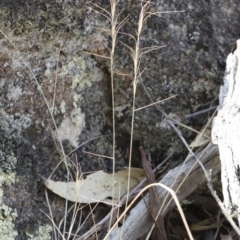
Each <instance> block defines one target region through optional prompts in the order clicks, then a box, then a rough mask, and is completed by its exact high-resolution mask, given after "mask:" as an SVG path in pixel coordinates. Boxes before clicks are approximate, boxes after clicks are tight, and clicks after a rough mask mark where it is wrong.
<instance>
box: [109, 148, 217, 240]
mask: <svg viewBox="0 0 240 240" xmlns="http://www.w3.org/2000/svg"><path fill="white" fill-rule="evenodd" d="M196 157H197V158H199V160H200V161H201V162H202V164H203V166H204V167H205V169H206V170H211V174H212V176H213V175H215V174H216V173H218V172H219V171H220V160H219V154H218V147H217V146H214V145H210V146H209V147H208V148H206V149H205V150H204V151H202V152H200V153H198V154H197V156H196ZM204 182H205V175H204V172H203V170H202V169H201V167H200V166H199V164H198V163H197V161H196V158H195V156H191V157H189V158H188V159H187V160H186V161H185V164H184V165H181V166H178V167H176V168H174V169H172V170H170V171H169V172H168V173H167V174H166V175H165V176H164V178H163V179H162V180H161V181H160V183H162V184H164V185H166V186H168V187H170V188H172V189H173V190H175V191H177V192H176V194H177V197H178V199H179V200H183V199H184V198H186V197H187V196H188V195H189V194H191V193H192V192H193V191H194V190H195V189H196V188H197V187H198V186H199V185H200V184H202V183H204ZM177 189H178V190H177ZM157 194H158V198H159V201H160V203H162V206H163V209H164V210H163V216H164V215H165V214H166V213H167V212H169V211H170V210H171V209H172V208H173V207H174V206H175V203H174V201H172V198H171V197H170V196H169V194H168V192H166V191H165V190H164V189H162V188H161V187H159V188H157ZM145 202H149V195H148V194H147V195H146V197H145V199H144V200H143V199H142V200H141V201H140V202H139V203H138V204H137V205H136V206H135V207H134V208H133V209H132V210H131V211H130V214H129V216H128V218H127V219H126V221H125V223H124V225H123V226H121V227H118V228H115V229H114V230H113V231H112V232H111V234H110V235H109V237H108V240H116V239H127V240H136V239H137V238H139V237H141V236H142V235H143V234H145V233H147V232H148V231H149V230H150V228H151V226H152V219H151V215H150V214H149V211H148V209H147V207H146V205H145Z"/></svg>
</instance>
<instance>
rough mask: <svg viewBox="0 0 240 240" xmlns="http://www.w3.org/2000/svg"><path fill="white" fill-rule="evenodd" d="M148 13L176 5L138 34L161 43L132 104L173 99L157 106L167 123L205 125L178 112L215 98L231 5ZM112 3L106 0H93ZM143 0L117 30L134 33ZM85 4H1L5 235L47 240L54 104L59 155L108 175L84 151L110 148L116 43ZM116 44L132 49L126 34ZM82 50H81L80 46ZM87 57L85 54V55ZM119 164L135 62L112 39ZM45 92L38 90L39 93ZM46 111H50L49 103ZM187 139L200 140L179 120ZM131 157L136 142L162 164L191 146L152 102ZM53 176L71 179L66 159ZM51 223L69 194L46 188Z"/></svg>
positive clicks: (125, 5) (231, 27) (129, 4)
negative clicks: (112, 78) (46, 183)
mask: <svg viewBox="0 0 240 240" xmlns="http://www.w3.org/2000/svg"><path fill="white" fill-rule="evenodd" d="M154 2H155V4H153V5H152V6H151V11H159V12H160V11H161V12H163V11H174V10H176V11H179V10H184V11H183V12H177V13H164V14H161V15H160V16H153V17H152V18H150V19H149V20H148V21H147V22H146V25H145V26H144V29H143V34H142V38H141V45H142V47H148V46H153V45H158V46H162V45H166V47H164V48H161V49H158V50H156V51H154V52H151V53H149V54H147V55H146V56H145V57H144V58H143V59H142V63H141V68H142V69H143V68H144V67H147V68H146V70H145V72H144V73H143V75H142V78H141V82H139V84H138V88H137V94H136V107H137V108H138V107H142V106H145V105H148V104H150V103H151V100H150V99H149V97H148V95H147V93H148V94H149V95H150V96H151V98H152V99H153V101H159V100H163V99H165V98H168V97H171V96H174V95H177V96H176V97H174V98H172V99H170V100H167V101H164V102H163V103H161V107H162V109H163V110H164V111H165V113H166V114H167V115H168V116H169V117H170V118H172V119H174V120H177V121H179V122H181V123H182V124H185V125H187V126H190V127H192V128H195V129H198V130H199V129H200V128H201V127H202V125H204V123H205V122H206V120H207V118H208V113H206V114H204V115H200V116H198V117H195V118H190V119H186V118H185V115H186V114H189V113H193V112H196V111H199V110H202V109H205V108H208V107H210V106H212V105H217V97H218V92H219V86H220V85H221V82H222V78H223V74H224V69H225V59H226V56H227V54H228V53H229V52H230V51H231V48H232V47H233V45H234V43H235V41H236V39H238V37H239V35H240V32H239V21H240V13H239V12H240V10H239V8H238V7H237V6H238V1H237V0H229V1H228V2H227V3H226V1H224V0H215V1H212V0H207V1H206V0H199V1H187V0H183V1H180V2H179V1H175V0H173V1H167V0H161V1H160V0H157V1H154ZM94 4H97V5H99V6H101V8H103V9H106V10H109V3H108V1H105V0H101V1H98V2H94ZM139 7H140V5H139V2H138V1H120V3H119V9H118V11H120V10H121V11H122V13H121V16H120V19H124V17H126V16H127V15H128V14H130V19H129V21H128V22H127V23H126V24H125V25H124V27H123V28H122V31H123V32H125V33H134V29H136V27H137V21H138V14H139V10H140V8H139ZM94 9H95V10H96V7H95V6H94V5H93V4H92V2H90V1H82V0H79V1H53V0H52V1H46V0H40V1H39V0H38V1H22V0H19V1H13V0H8V1H5V0H3V1H1V2H0V30H1V33H0V46H1V47H0V92H1V94H0V117H1V118H0V128H1V131H0V133H1V138H0V161H1V165H0V176H1V177H0V184H1V187H0V209H1V211H0V213H1V215H0V232H1V233H2V239H17V240H20V239H22V240H25V239H50V234H51V224H50V221H49V219H48V218H47V217H46V215H45V214H44V213H43V212H45V213H48V207H47V202H46V199H45V195H44V185H43V183H42V180H41V177H42V176H45V177H48V176H49V175H50V174H51V173H52V172H53V170H54V169H55V167H56V166H57V164H58V163H59V161H60V159H61V150H60V145H59V142H58V138H57V137H56V129H55V126H54V123H53V119H52V118H51V115H50V114H49V110H50V111H52V113H53V117H54V121H55V124H56V126H57V128H58V131H59V137H60V139H61V141H62V143H63V147H64V151H65V153H66V154H67V153H70V152H71V151H72V150H73V149H75V148H76V147H78V145H79V144H82V143H84V145H82V146H81V147H80V148H78V149H77V151H75V152H74V154H72V155H71V156H70V158H71V160H72V161H73V162H74V163H75V164H76V163H78V164H80V166H81V170H82V171H83V172H87V171H95V170H99V169H103V170H104V171H108V172H110V171H111V170H112V162H111V160H109V159H106V158H101V157H94V156H92V155H88V154H85V153H84V151H89V152H93V153H97V154H100V155H111V151H112V150H111V149H112V138H111V134H112V132H111V131H112V114H111V113H112V106H111V84H110V75H111V72H110V66H109V61H108V60H106V59H104V58H100V57H96V56H95V55H94V54H98V55H104V56H106V55H107V54H108V48H109V47H111V42H110V39H109V37H108V36H107V35H106V33H105V32H104V31H103V30H102V29H101V28H99V27H100V26H101V25H103V26H108V24H109V23H108V22H107V21H106V20H105V19H104V17H103V16H101V15H100V14H99V13H98V12H96V11H95V10H94ZM119 40H120V41H122V42H124V43H126V44H129V45H132V44H133V42H132V41H131V40H130V39H129V37H128V36H127V35H124V34H120V35H119ZM86 52H88V53H86ZM89 53H92V54H89ZM115 61H116V62H115V72H116V75H115V113H116V136H117V138H116V159H117V160H116V168H117V169H121V168H122V167H123V166H126V165H127V164H128V152H129V141H130V138H129V136H130V122H131V106H132V105H131V104H132V83H131V80H130V79H129V78H128V77H126V76H125V75H124V76H123V75H122V74H131V73H132V70H133V68H132V66H133V65H132V61H131V58H130V56H129V55H128V54H127V51H126V49H124V47H123V45H122V44H121V43H119V44H118V45H117V47H116V58H115ZM41 93H44V96H45V99H44V97H43V95H42V94H41ZM46 103H47V104H48V106H49V108H48V107H47V104H46ZM179 128H180V129H181V131H182V133H183V135H184V137H185V138H186V139H187V140H189V141H190V140H191V139H192V138H193V137H194V136H195V135H194V133H193V132H192V131H190V130H188V129H186V128H183V127H179ZM133 143H134V144H133V146H134V149H133V161H132V165H133V166H135V167H140V166H141V161H140V158H139V153H138V147H139V146H140V145H143V146H144V147H145V149H147V150H148V151H149V153H151V156H152V160H153V164H155V165H156V164H158V163H159V162H161V160H162V159H164V158H165V157H166V156H167V155H168V154H169V153H170V152H171V151H172V150H173V149H177V151H176V153H175V155H174V156H173V160H181V159H184V158H185V154H186V150H185V149H184V146H183V145H182V143H181V141H180V139H179V138H178V137H177V135H176V134H175V132H174V131H173V130H172V129H171V128H170V127H169V126H168V125H167V123H166V119H165V118H164V116H163V114H162V113H161V112H159V111H158V110H157V109H156V108H155V107H148V108H146V109H144V110H141V111H138V112H136V118H135V125H134V139H133ZM53 178H54V179H55V180H58V179H61V180H66V169H65V166H64V164H62V165H60V167H58V168H57V170H56V171H55V173H54V175H53ZM50 200H51V202H52V211H53V215H54V219H55V220H56V222H58V221H60V219H61V218H62V216H63V211H64V201H63V200H62V199H59V198H58V197H57V196H55V195H54V194H51V193H50Z"/></svg>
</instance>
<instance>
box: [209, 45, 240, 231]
mask: <svg viewBox="0 0 240 240" xmlns="http://www.w3.org/2000/svg"><path fill="white" fill-rule="evenodd" d="M223 83H224V84H223V85H222V86H221V88H220V94H219V107H218V114H217V116H216V117H215V118H214V120H213V124H212V141H213V143H215V144H218V147H219V153H220V160H221V181H222V192H223V197H224V207H225V208H226V212H227V214H229V215H230V214H232V213H234V212H235V213H237V218H238V225H239V226H240V179H239V176H240V151H239V150H240V148H239V141H240V121H239V119H240V111H239V109H240V101H239V96H240V95H239V94H240V40H238V41H237V43H236V49H235V50H234V51H233V52H232V53H230V54H229V55H228V57H227V61H226V71H225V76H224V79H223ZM224 211H225V210H224ZM228 220H229V219H228ZM239 231H240V230H239V229H238V232H239Z"/></svg>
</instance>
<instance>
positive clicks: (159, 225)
mask: <svg viewBox="0 0 240 240" xmlns="http://www.w3.org/2000/svg"><path fill="white" fill-rule="evenodd" d="M139 150H140V152H141V158H142V165H143V169H144V172H145V175H146V179H147V184H151V183H155V182H156V181H155V176H154V173H153V170H152V167H151V164H150V163H149V162H148V160H147V157H146V154H145V152H144V149H143V147H140V148H139ZM148 191H149V211H150V214H151V217H152V218H153V221H154V223H155V225H156V229H155V230H154V232H153V239H159V240H165V239H167V234H166V231H165V228H164V221H163V216H162V213H160V214H159V215H158V212H159V209H160V201H159V198H158V192H157V187H155V186H154V187H151V188H149V190H148ZM146 204H148V203H146ZM146 206H147V205H146ZM147 208H148V206H147Z"/></svg>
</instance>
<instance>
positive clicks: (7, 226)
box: [0, 159, 18, 240]
mask: <svg viewBox="0 0 240 240" xmlns="http://www.w3.org/2000/svg"><path fill="white" fill-rule="evenodd" d="M15 160H16V159H15ZM14 162H16V161H14ZM12 183H15V174H14V173H9V174H6V173H4V172H3V170H2V169H0V212H1V213H2V214H1V215H0V233H1V239H2V240H12V239H14V238H15V237H16V236H17V235H18V233H17V231H16V230H15V229H14V223H13V221H14V220H15V219H16V217H17V211H16V210H15V209H12V208H10V207H8V206H7V205H5V204H4V203H3V202H2V197H3V188H2V186H3V184H4V185H10V184H12Z"/></svg>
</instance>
